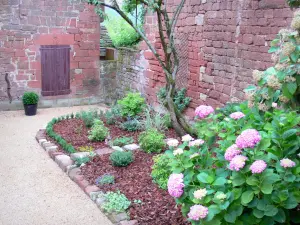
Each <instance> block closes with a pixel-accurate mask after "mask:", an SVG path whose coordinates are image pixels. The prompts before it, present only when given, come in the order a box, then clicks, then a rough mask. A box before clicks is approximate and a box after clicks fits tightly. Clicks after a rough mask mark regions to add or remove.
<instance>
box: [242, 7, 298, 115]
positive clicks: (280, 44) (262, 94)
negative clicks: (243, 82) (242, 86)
mask: <svg viewBox="0 0 300 225" xmlns="http://www.w3.org/2000/svg"><path fill="white" fill-rule="evenodd" d="M299 24H300V12H299V11H296V12H295V16H294V18H293V20H292V23H291V28H292V29H293V30H287V29H282V30H280V31H279V34H278V36H277V38H276V39H274V40H273V41H272V42H271V48H270V50H269V53H273V55H272V59H273V61H274V64H275V66H274V67H270V68H268V69H267V70H266V71H264V72H263V71H258V70H254V71H253V79H254V80H255V81H256V83H257V86H255V85H251V86H249V87H248V88H247V89H246V90H245V92H246V97H247V99H248V101H249V107H253V106H254V105H256V106H257V107H258V108H259V109H260V110H262V111H267V110H270V109H272V107H273V108H274V107H279V106H283V107H285V108H289V107H291V108H293V109H297V108H298V107H299V105H300V78H299V77H300V76H299V58H300V41H299V40H300V35H299V31H300V26H299Z"/></svg>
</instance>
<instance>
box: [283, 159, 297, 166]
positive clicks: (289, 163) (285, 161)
mask: <svg viewBox="0 0 300 225" xmlns="http://www.w3.org/2000/svg"><path fill="white" fill-rule="evenodd" d="M280 166H282V167H284V168H292V167H294V166H296V163H295V162H294V161H292V160H290V159H288V158H286V159H282V160H280Z"/></svg>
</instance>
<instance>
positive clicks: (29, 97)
mask: <svg viewBox="0 0 300 225" xmlns="http://www.w3.org/2000/svg"><path fill="white" fill-rule="evenodd" d="M22 101H23V104H24V105H36V104H37V103H38V101H39V96H38V94H37V93H35V92H25V93H24V95H23V97H22Z"/></svg>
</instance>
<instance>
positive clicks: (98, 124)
mask: <svg viewBox="0 0 300 225" xmlns="http://www.w3.org/2000/svg"><path fill="white" fill-rule="evenodd" d="M108 134H109V132H108V128H107V127H105V126H104V123H103V122H102V121H101V120H98V119H95V120H94V123H93V126H92V129H91V130H90V131H89V136H88V138H89V140H92V141H104V140H105V138H106V137H107V135H108Z"/></svg>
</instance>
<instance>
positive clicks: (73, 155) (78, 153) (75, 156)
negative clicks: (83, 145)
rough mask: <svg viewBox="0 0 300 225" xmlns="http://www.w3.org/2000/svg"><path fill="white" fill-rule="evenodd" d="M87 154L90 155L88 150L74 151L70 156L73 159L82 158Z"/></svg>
mask: <svg viewBox="0 0 300 225" xmlns="http://www.w3.org/2000/svg"><path fill="white" fill-rule="evenodd" d="M89 155H90V153H89V152H76V153H72V154H71V155H70V156H71V159H72V160H75V159H82V158H84V157H87V156H89Z"/></svg>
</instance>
